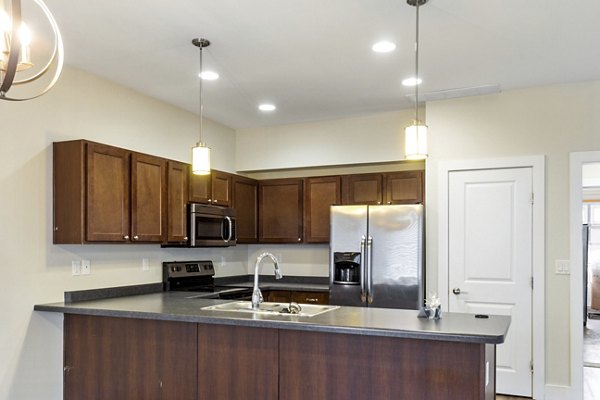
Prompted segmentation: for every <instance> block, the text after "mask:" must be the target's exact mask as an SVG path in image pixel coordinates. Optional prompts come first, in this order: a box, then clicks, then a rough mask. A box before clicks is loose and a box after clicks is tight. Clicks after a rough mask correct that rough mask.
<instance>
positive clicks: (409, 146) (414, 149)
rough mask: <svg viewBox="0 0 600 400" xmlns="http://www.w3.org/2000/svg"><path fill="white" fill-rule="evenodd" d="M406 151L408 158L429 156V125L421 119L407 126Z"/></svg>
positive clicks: (415, 158) (414, 158) (416, 158)
mask: <svg viewBox="0 0 600 400" xmlns="http://www.w3.org/2000/svg"><path fill="white" fill-rule="evenodd" d="M404 152H405V154H406V159H407V160H424V159H426V158H427V125H425V124H424V123H422V122H421V121H414V122H413V123H412V125H410V126H407V127H406V129H405V145H404Z"/></svg>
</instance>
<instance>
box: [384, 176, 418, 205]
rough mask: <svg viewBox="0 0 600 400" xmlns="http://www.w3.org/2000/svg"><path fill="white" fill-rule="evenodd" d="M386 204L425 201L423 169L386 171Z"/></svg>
mask: <svg viewBox="0 0 600 400" xmlns="http://www.w3.org/2000/svg"><path fill="white" fill-rule="evenodd" d="M384 177H385V203H386V204H418V203H423V171H402V172H393V173H386V174H385V175H384Z"/></svg>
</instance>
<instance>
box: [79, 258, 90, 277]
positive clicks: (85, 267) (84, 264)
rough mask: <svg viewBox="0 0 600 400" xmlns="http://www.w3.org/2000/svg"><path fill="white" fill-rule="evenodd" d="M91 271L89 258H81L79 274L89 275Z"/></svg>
mask: <svg viewBox="0 0 600 400" xmlns="http://www.w3.org/2000/svg"><path fill="white" fill-rule="evenodd" d="M91 273H92V265H91V263H90V260H81V275H89V274H91Z"/></svg>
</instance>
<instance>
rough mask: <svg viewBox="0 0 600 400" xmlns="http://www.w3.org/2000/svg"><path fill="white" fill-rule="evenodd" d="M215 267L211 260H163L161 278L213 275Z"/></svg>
mask: <svg viewBox="0 0 600 400" xmlns="http://www.w3.org/2000/svg"><path fill="white" fill-rule="evenodd" d="M214 274H215V268H214V266H213V263H212V261H210V260H208V261H165V262H163V278H165V280H166V279H169V278H185V277H194V276H213V275H214Z"/></svg>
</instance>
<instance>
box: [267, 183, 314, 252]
mask: <svg viewBox="0 0 600 400" xmlns="http://www.w3.org/2000/svg"><path fill="white" fill-rule="evenodd" d="M303 183H304V180H303V179H270V180H264V181H259V183H258V191H259V195H258V196H259V197H258V204H259V213H258V216H259V224H258V229H259V234H258V236H259V242H261V243H301V242H302V234H303V232H302V220H303V213H302V209H303V200H304V196H303V186H304V185H303Z"/></svg>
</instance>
